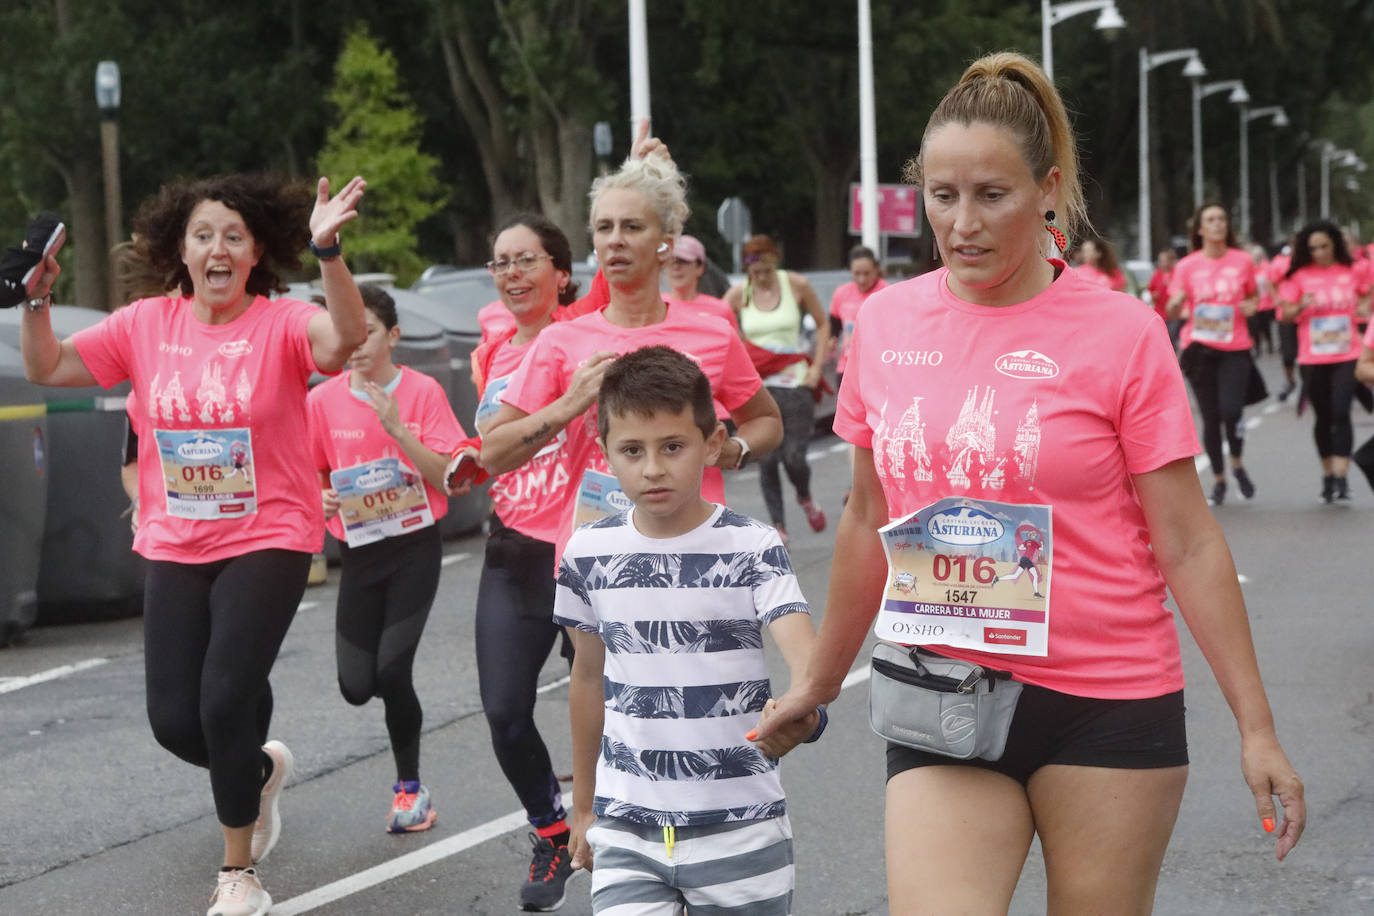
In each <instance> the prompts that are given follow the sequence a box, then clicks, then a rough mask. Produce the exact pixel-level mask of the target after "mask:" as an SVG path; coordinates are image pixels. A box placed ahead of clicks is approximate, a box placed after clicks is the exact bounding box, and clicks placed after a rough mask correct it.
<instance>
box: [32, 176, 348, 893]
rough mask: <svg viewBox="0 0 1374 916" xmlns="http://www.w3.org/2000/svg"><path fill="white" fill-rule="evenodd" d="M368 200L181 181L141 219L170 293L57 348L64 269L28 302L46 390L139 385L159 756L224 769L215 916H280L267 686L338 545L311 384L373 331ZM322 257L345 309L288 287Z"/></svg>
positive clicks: (151, 704) (49, 274) (229, 179)
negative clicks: (315, 560)
mask: <svg viewBox="0 0 1374 916" xmlns="http://www.w3.org/2000/svg"><path fill="white" fill-rule="evenodd" d="M365 187H366V184H365V182H364V181H363V180H362V179H361V178H354V179H353V180H352V181H350V182H349V183H348V184H347V185H345V186H344V188H343V190H341V191H340V192H339V193H338V194H337V195H335V196H334V197H333V198H331V197H330V196H329V182H328V180H327V179H323V178H322V179H320V181H319V185H318V187H317V189H316V193H315V194H314V195H313V209H312V195H311V193H310V190H309V189H308V187H306V186H303V185H298V184H294V183H291V182H289V181H287V180H285V179H283V178H280V177H276V176H271V175H225V176H220V177H216V178H207V179H202V180H186V181H178V182H175V183H172V184H169V185H167V186H165V187H163V188H162V190H161V191H159V192H158V194H157V196H156V197H154V198H152V199H151V200H149V201H147V202H146V203H145V204H144V205H143V206H142V207H141V208H140V210H139V212H138V214H137V216H136V217H135V219H134V224H133V229H134V233H135V238H136V239H137V241H136V243H135V245H134V252H133V255H132V258H133V259H134V261H135V262H136V263H135V265H134V266H135V267H136V268H137V270H138V272H139V274H140V275H142V276H145V277H151V278H158V277H161V278H163V281H162V282H161V283H160V285H154V288H160V289H165V290H169V291H171V294H170V295H158V296H152V297H150V298H145V299H139V300H137V301H135V302H133V303H131V304H130V305H128V306H127V307H125V308H122V309H120V310H119V311H117V312H115V313H114V314H113V315H110V316H109V317H108V318H106V319H105V320H103V321H101V322H100V323H99V324H97V325H95V326H94V327H91V328H88V329H86V330H83V331H81V332H79V333H77V334H76V335H74V336H73V337H70V338H68V339H66V340H62V341H59V340H58V339H57V337H56V336H54V334H53V330H52V325H51V322H50V320H49V315H48V306H49V305H50V304H51V302H52V297H51V292H50V291H51V288H52V283H53V281H54V280H56V279H57V275H58V273H59V272H60V268H59V267H58V265H57V261H56V260H55V259H54V258H53V257H51V256H50V257H48V258H47V259H46V260H45V261H44V263H43V276H42V278H41V281H40V283H39V285H38V287H37V289H38V290H40V291H41V292H40V293H39V295H38V296H37V298H35V299H32V300H30V301H29V303H28V311H27V312H26V313H25V315H24V320H23V330H22V334H23V337H22V343H23V356H24V369H25V372H26V374H27V375H28V377H29V379H30V380H32V381H34V382H37V383H39V384H44V385H59V386H87V385H96V384H99V385H102V386H104V387H106V388H108V387H110V386H112V385H115V384H118V383H119V382H122V381H124V380H125V379H130V380H131V381H132V383H133V397H134V402H135V403H136V404H137V405H138V407H137V410H138V413H139V416H138V418H137V424H136V425H137V426H138V429H139V431H140V433H141V435H140V437H139V461H138V467H139V505H140V517H139V526H138V533H137V535H136V536H135V538H134V550H136V551H137V552H138V553H140V554H142V555H143V556H144V557H146V558H147V559H148V576H147V581H146V583H145V590H144V611H143V627H144V646H145V656H146V660H145V670H146V679H147V693H148V719H149V722H150V724H151V725H152V729H153V735H154V736H155V737H156V738H157V740H158V742H159V743H160V744H162V745H163V746H164V747H166V748H167V749H168V750H170V751H171V752H172V753H174V754H176V755H177V756H178V757H180V758H181V759H183V760H185V761H187V762H188V763H193V764H195V765H197V766H202V767H206V768H208V769H209V771H210V787H211V790H212V792H213V794H214V799H215V811H216V813H217V814H218V816H219V821H220V824H221V827H222V830H223V833H224V865H223V867H222V868H221V869H220V872H219V875H218V881H217V886H216V889H215V894H214V896H213V897H212V898H211V905H210V909H209V913H208V916H249V914H262V913H266V912H267V910H268V908H269V907H270V906H271V903H272V901H271V898H270V897H269V896H268V895H267V892H266V891H265V890H263V888H262V884H261V882H260V880H259V877H258V874H257V870H256V869H255V868H254V867H253V866H254V863H256V862H259V861H261V860H262V859H263V858H264V857H266V855H267V853H268V852H269V851H270V850H271V848H272V846H273V845H274V844H275V843H276V840H277V836H278V833H279V831H280V827H281V822H280V819H279V817H278V811H277V802H278V796H279V795H280V793H281V789H282V786H283V785H284V784H285V782H286V781H287V779H289V778H290V775H291V770H292V766H293V762H292V756H291V752H290V751H289V750H287V748H286V745H284V744H282V743H281V742H280V741H271V742H268V741H267V729H268V725H269V723H270V721H271V715H272V690H271V687H270V686H269V684H268V674H269V673H270V672H271V670H272V665H273V663H274V662H275V660H276V657H277V652H278V650H279V648H280V646H281V642H282V639H283V638H284V637H285V636H286V630H287V628H288V626H289V625H290V623H291V619H292V617H293V615H294V613H295V610H296V607H297V605H298V604H299V603H300V600H301V595H302V593H303V592H304V590H305V579H306V573H307V571H308V569H309V567H310V557H311V554H313V553H314V552H316V551H318V550H320V549H321V548H322V546H323V539H324V518H323V509H322V507H321V504H320V498H319V494H318V486H317V478H316V476H315V470H314V466H313V464H312V462H311V456H310V453H309V450H308V449H306V448H304V447H303V445H302V444H303V443H304V442H306V441H307V438H306V435H307V433H306V410H305V395H306V384H307V381H308V379H309V378H310V375H311V373H312V372H314V371H315V370H317V369H318V370H319V371H322V372H328V373H332V372H337V371H339V370H340V369H342V368H343V366H344V364H345V362H346V361H347V360H348V357H349V355H350V354H351V353H352V352H353V351H354V350H355V349H356V348H357V347H358V346H359V345H360V344H362V342H363V341H364V339H365V338H366V336H367V330H366V324H365V319H364V312H363V301H362V297H361V296H360V294H359V292H358V288H357V286H356V285H355V284H354V282H353V277H352V275H351V274H350V273H349V270H348V267H347V266H346V265H345V264H344V261H343V259H342V258H341V257H340V254H341V249H340V247H339V240H338V232H339V229H340V228H341V227H342V226H343V225H344V224H345V223H347V222H348V221H350V220H351V219H353V218H354V217H355V216H357V215H358V214H357V204H358V201H359V200H360V199H361V198H362V195H363V189H364V188H365ZM307 245H309V246H310V249H311V250H312V251H313V252H314V253H315V256H316V257H317V258H319V261H320V273H321V276H322V279H323V282H324V293H325V299H326V301H327V302H328V303H329V306H328V311H322V310H320V309H319V308H318V307H316V306H314V305H311V304H309V303H305V302H298V301H295V300H292V299H276V300H273V299H269V298H268V294H269V293H272V292H275V291H282V290H284V289H285V286H284V284H283V282H282V280H281V273H282V272H283V271H285V270H297V269H299V268H300V266H301V262H300V254H301V251H302V249H304V248H305V247H306V246H307Z"/></svg>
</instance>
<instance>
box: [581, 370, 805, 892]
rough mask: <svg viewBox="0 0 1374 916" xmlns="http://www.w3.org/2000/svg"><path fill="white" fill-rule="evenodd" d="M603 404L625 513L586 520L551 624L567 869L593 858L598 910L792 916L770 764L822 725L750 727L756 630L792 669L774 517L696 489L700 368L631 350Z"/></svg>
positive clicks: (761, 690)
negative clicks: (567, 794)
mask: <svg viewBox="0 0 1374 916" xmlns="http://www.w3.org/2000/svg"><path fill="white" fill-rule="evenodd" d="M597 408H598V409H597V413H598V419H597V428H598V431H599V433H600V438H599V439H598V440H597V442H598V445H600V447H601V449H602V451H603V452H604V453H605V455H606V460H607V462H608V463H609V465H610V467H611V470H612V471H613V472H614V474H615V476H616V479H617V481H618V482H619V484H620V488H621V489H622V490H623V491H624V493H625V495H626V496H627V497H629V499H630V501H631V502H632V503H633V505H632V507H631V508H629V509H626V510H625V511H623V512H620V513H618V514H613V515H609V516H607V517H605V518H602V519H601V520H599V521H596V522H592V523H590V524H587V525H584V526H582V527H581V528H579V529H578V530H577V531H576V533H574V534H573V537H572V540H571V541H570V542H569V543H568V547H567V549H566V551H565V552H564V554H563V559H562V563H561V564H560V567H559V571H558V586H557V595H556V597H555V601H554V620H555V622H556V623H559V624H561V625H563V626H565V627H567V628H568V632H569V633H570V634H571V635H572V638H573V642H574V646H575V650H576V651H575V658H574V662H573V674H572V687H571V709H572V731H573V790H574V800H573V808H574V811H573V818H572V825H571V826H572V838H571V840H570V841H569V847H568V848H569V850H570V853H571V854H572V864H573V867H574V868H578V867H585V868H588V869H590V868H592V866H593V864H595V871H594V872H593V874H592V912H594V913H615V914H617V916H619V914H627V916H628V914H646V916H647V914H668V913H676V912H680V907H682V906H683V905H686V906H688V907H691V908H692V909H693V910H695V909H696V908H698V907H703V908H711V912H713V913H741V914H743V913H749V914H751V916H768V914H775V913H776V914H783V916H785V914H788V913H790V912H791V903H792V887H793V870H792V830H791V826H790V825H789V823H788V820H787V815H786V813H785V806H784V798H783V791H782V785H781V783H780V782H779V780H778V773H777V758H778V757H781V756H782V755H783V754H785V753H787V752H788V751H789V750H791V749H792V748H793V747H795V746H796V745H797V744H799V743H801V742H802V741H813V740H815V739H816V738H818V737H820V733H821V731H822V730H823V728H824V722H825V714H824V711H823V710H821V709H818V710H817V711H816V713H815V714H814V715H813V716H811V717H809V718H808V719H805V720H802V721H800V722H797V723H795V724H794V726H793V727H791V728H790V729H788V730H787V732H786V733H785V734H782V733H778V734H774V735H772V736H770V737H769V738H768V739H765V740H763V741H759V742H757V743H755V742H751V741H750V740H749V738H750V737H751V736H752V731H751V729H753V727H754V726H755V725H756V724H757V723H758V721H759V719H760V716H761V715H763V714H766V710H767V709H768V708H771V705H772V703H773V701H772V700H771V699H770V697H771V691H770V688H769V683H768V671H767V667H766V665H765V663H764V655H763V636H762V631H763V627H764V626H767V627H768V628H769V631H770V632H771V633H772V634H773V638H774V640H775V641H776V642H777V644H778V647H779V648H780V649H781V651H782V654H783V657H784V659H785V660H786V662H787V665H788V669H789V671H791V672H797V671H799V670H800V669H801V667H802V666H803V665H804V664H805V661H806V658H807V655H808V654H809V652H810V649H811V644H812V641H813V639H814V637H815V634H814V630H813V628H812V624H811V617H810V611H809V608H808V607H807V604H806V599H805V598H804V597H803V596H802V594H801V590H800V588H799V587H798V585H797V578H796V575H795V574H794V573H793V571H792V564H791V561H790V560H789V559H788V556H787V551H786V550H785V549H784V548H783V546H782V543H781V542H780V541H779V539H778V535H777V531H776V529H774V528H773V527H772V526H771V525H765V524H763V523H761V522H758V521H755V520H753V519H751V518H748V517H746V516H743V515H740V514H739V513H737V512H733V511H731V510H730V509H727V508H725V507H723V506H718V505H715V504H714V503H711V502H708V501H707V500H705V499H703V498H702V496H701V478H702V472H703V471H704V470H705V468H706V467H707V465H709V464H713V463H714V462H716V461H717V460H718V458H719V455H720V451H721V445H722V443H723V442H724V439H725V430H724V428H723V427H722V426H721V425H720V424H719V423H718V422H717V420H716V413H715V409H714V406H713V404H712V400H711V386H710V383H709V382H708V381H707V379H706V377H705V376H704V375H703V374H702V373H701V370H700V369H698V368H697V366H696V364H695V363H693V362H692V361H691V360H690V359H689V358H687V357H685V356H683V355H682V354H680V353H677V352H676V351H674V350H671V349H668V348H666V347H646V348H644V349H641V350H637V351H635V352H633V353H630V354H627V355H625V356H622V357H620V358H619V359H617V360H616V362H615V363H614V364H613V365H612V366H611V368H610V369H609V370H607V372H606V375H605V378H604V379H603V381H602V383H601V392H600V397H599V399H598V402H597ZM775 739H776V740H775ZM726 860H728V862H727V861H726ZM703 874H704V875H707V876H708V880H707V881H706V882H703V881H702V880H701V876H702V875H703Z"/></svg>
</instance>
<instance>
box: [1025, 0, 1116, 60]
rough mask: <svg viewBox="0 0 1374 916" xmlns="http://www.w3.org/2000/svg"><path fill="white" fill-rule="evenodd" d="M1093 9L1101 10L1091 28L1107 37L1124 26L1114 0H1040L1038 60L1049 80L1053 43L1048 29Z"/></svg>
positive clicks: (1110, 36) (1111, 36)
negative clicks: (1061, 0)
mask: <svg viewBox="0 0 1374 916" xmlns="http://www.w3.org/2000/svg"><path fill="white" fill-rule="evenodd" d="M1093 10H1101V13H1100V14H1099V15H1098V17H1097V22H1095V23H1093V28H1095V29H1097V30H1098V31H1100V32H1103V33H1105V34H1106V36H1107V37H1108V38H1113V37H1115V35H1116V33H1117V32H1119V31H1121V30H1122V29H1124V28H1125V27H1126V20H1125V19H1123V18H1121V11H1120V10H1118V9H1117V8H1116V2H1115V0H1073V2H1070V3H1054V4H1052V3H1050V0H1040V62H1041V64H1042V65H1043V66H1044V68H1045V75H1046V76H1048V77H1049V78H1050V79H1051V80H1053V79H1054V45H1053V43H1052V42H1051V41H1050V29H1052V28H1054V27H1055V26H1057V25H1058V24H1059V23H1061V22H1063V21H1064V20H1065V19H1068V18H1069V17H1071V16H1077V15H1079V14H1080V13H1091V12H1092V11H1093Z"/></svg>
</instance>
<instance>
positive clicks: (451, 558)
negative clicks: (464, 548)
mask: <svg viewBox="0 0 1374 916" xmlns="http://www.w3.org/2000/svg"><path fill="white" fill-rule="evenodd" d="M471 558H472V554H470V553H451V554H449V555H448V556H446V557H444V558H443V559H442V560H440V561H439V565H440V566H452V565H453V564H454V563H461V562H463V561H464V560H469V559H471Z"/></svg>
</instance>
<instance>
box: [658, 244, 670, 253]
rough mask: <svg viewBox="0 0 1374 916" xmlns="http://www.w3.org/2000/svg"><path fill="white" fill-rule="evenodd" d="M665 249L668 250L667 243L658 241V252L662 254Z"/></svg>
mask: <svg viewBox="0 0 1374 916" xmlns="http://www.w3.org/2000/svg"><path fill="white" fill-rule="evenodd" d="M667 250H668V243H667V242H659V243H658V253H659V254H663V252H665V251H667Z"/></svg>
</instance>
